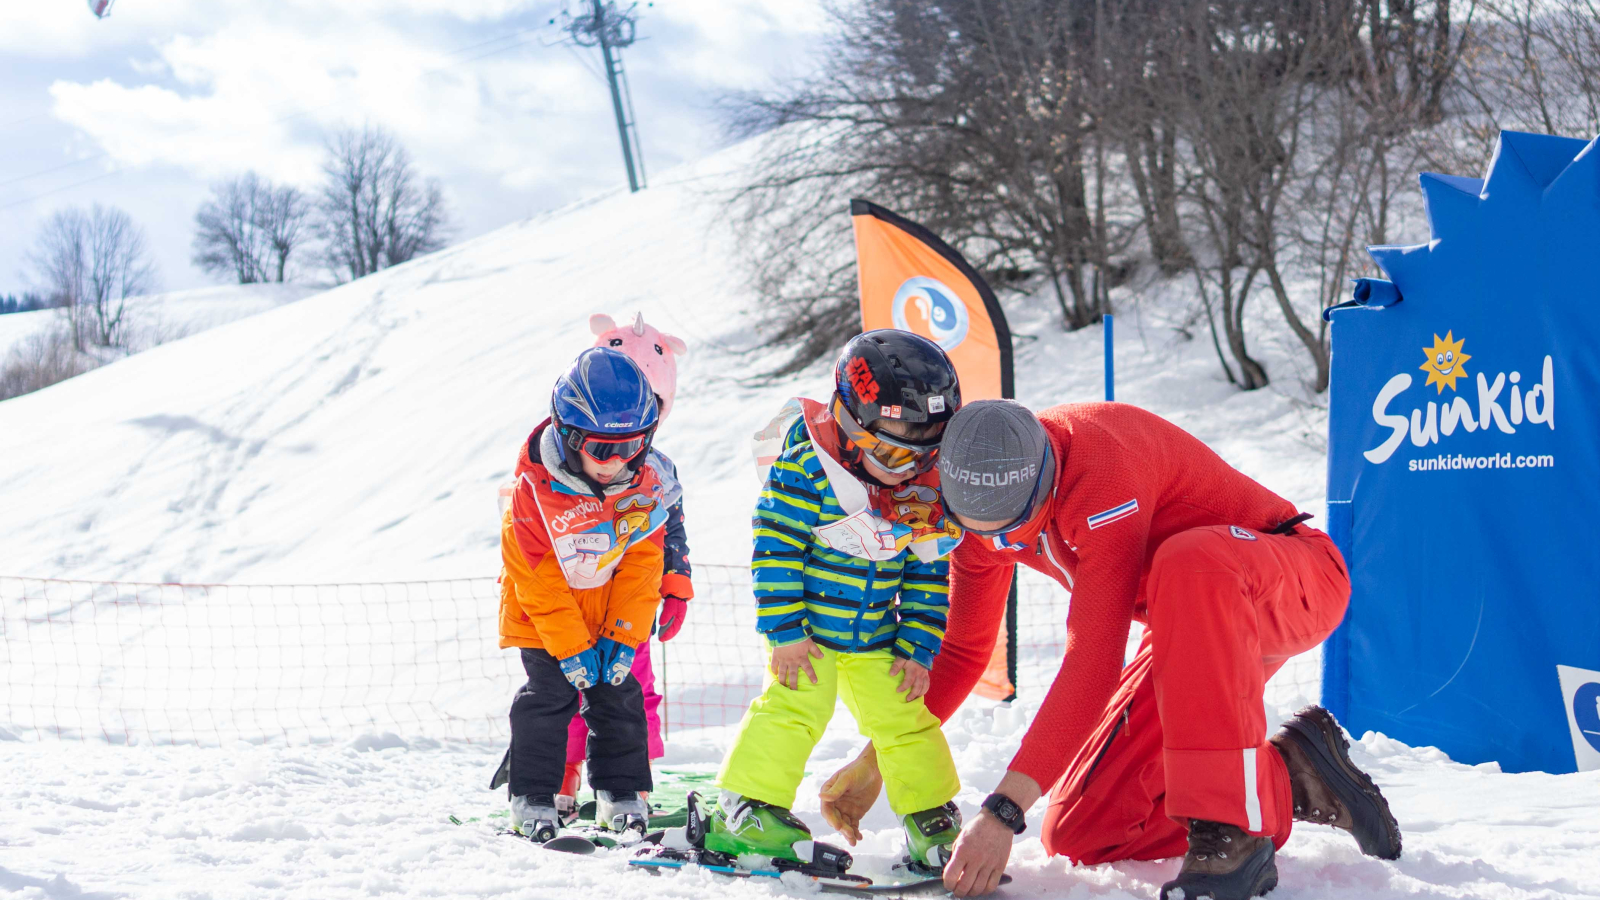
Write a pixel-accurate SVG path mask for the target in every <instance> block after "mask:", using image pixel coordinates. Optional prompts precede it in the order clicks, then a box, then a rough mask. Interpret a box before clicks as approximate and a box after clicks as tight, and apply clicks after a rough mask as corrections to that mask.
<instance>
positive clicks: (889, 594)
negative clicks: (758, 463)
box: [750, 421, 950, 667]
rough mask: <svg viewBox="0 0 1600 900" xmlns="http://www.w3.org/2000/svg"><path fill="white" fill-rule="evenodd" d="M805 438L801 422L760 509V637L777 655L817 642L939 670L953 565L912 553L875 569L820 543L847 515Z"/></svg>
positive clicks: (756, 562)
mask: <svg viewBox="0 0 1600 900" xmlns="http://www.w3.org/2000/svg"><path fill="white" fill-rule="evenodd" d="M805 429H806V426H805V422H804V421H800V422H796V423H795V426H794V428H793V429H791V430H790V432H789V434H788V436H787V438H786V439H785V441H784V450H783V453H782V454H781V455H780V456H779V457H778V459H777V461H775V462H774V463H773V464H772V468H771V469H770V470H769V471H768V473H767V483H766V485H765V486H764V487H763V488H762V490H761V500H760V501H759V502H758V503H757V504H756V512H755V517H754V519H753V521H752V525H753V526H754V528H755V553H754V555H753V557H752V559H751V562H750V570H751V576H752V579H751V580H752V581H753V582H754V586H755V595H756V605H757V609H758V617H757V620H756V629H757V630H758V631H760V632H761V633H763V634H765V635H766V636H767V639H768V640H769V641H771V643H772V645H773V646H775V647H781V646H784V645H786V644H793V643H797V642H799V641H802V640H804V639H806V638H807V637H809V638H811V639H812V640H813V641H815V642H817V643H818V644H820V645H822V646H824V647H828V648H830V649H832V650H836V651H839V652H845V653H848V652H857V651H865V650H883V649H892V650H893V652H894V654H895V655H896V656H903V657H906V658H908V659H910V660H912V661H914V662H916V663H918V664H920V665H922V666H925V667H932V665H933V658H934V657H935V656H936V655H938V653H939V645H940V643H941V642H942V641H943V640H944V628H945V610H946V609H947V608H948V607H949V605H950V562H949V558H948V557H946V558H941V559H939V560H937V561H935V562H931V563H924V562H922V561H921V560H919V559H918V558H917V557H916V555H915V554H914V553H912V552H911V551H910V550H909V549H907V550H903V551H901V553H900V555H899V556H897V557H896V558H894V559H892V560H889V561H887V562H875V561H873V560H869V559H860V558H858V557H854V556H850V555H848V554H845V553H840V552H839V551H837V550H834V549H832V548H830V547H827V546H826V545H824V544H823V543H822V542H821V541H820V540H818V539H817V538H816V537H815V536H814V535H813V534H812V530H813V529H814V528H816V527H817V526H819V525H826V524H828V523H829V522H836V521H838V520H839V519H842V518H844V512H843V510H842V509H840V507H839V501H838V500H837V499H835V498H834V494H833V489H832V488H831V487H829V485H828V476H827V474H826V473H825V472H824V471H823V469H822V463H821V462H820V461H818V459H817V453H818V451H817V450H816V449H815V448H814V447H813V446H812V444H811V441H810V438H809V436H808V435H807V434H806V430H805ZM897 595H898V597H899V601H900V602H899V603H898V604H896V603H895V598H896V596H897Z"/></svg>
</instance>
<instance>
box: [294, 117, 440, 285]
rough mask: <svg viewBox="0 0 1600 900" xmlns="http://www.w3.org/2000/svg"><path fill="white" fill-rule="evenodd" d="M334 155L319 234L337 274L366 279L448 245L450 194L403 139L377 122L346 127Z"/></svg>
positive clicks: (334, 142) (322, 196)
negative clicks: (418, 164)
mask: <svg viewBox="0 0 1600 900" xmlns="http://www.w3.org/2000/svg"><path fill="white" fill-rule="evenodd" d="M327 151H328V159H327V162H326V163H325V164H324V165H323V173H324V175H325V176H326V178H325V180H324V182H323V186H322V189H321V191H320V192H319V194H318V196H317V198H316V204H317V214H318V220H317V230H318V232H319V234H320V236H321V238H322V241H323V244H324V246H323V253H324V261H325V262H326V264H327V266H328V268H329V269H331V270H333V272H334V274H335V275H336V276H338V277H341V278H342V277H348V278H351V279H355V278H361V277H363V276H366V275H370V274H372V273H373V272H376V271H378V270H380V269H386V268H388V267H389V266H393V265H398V264H399V263H403V262H405V261H407V260H409V259H412V258H413V257H416V256H420V255H422V254H424V253H431V252H433V251H434V250H437V249H439V248H440V247H443V246H444V244H445V239H446V237H447V235H448V232H449V230H450V222H449V214H448V212H447V211H446V209H445V202H444V192H443V189H442V188H441V186H440V184H439V182H438V180H437V179H427V180H426V181H424V180H423V179H421V178H420V177H419V176H418V175H417V173H416V170H415V169H414V168H413V166H412V164H411V156H410V154H409V153H407V152H406V149H405V147H404V146H402V145H401V144H400V141H399V139H398V138H396V137H395V136H394V135H393V134H391V133H390V132H388V131H385V130H383V129H381V128H376V127H374V126H371V125H368V126H366V127H364V128H362V129H360V130H355V129H346V130H344V131H341V132H339V133H338V134H336V135H335V136H334V137H333V138H332V139H331V140H330V141H329V142H328V145H327Z"/></svg>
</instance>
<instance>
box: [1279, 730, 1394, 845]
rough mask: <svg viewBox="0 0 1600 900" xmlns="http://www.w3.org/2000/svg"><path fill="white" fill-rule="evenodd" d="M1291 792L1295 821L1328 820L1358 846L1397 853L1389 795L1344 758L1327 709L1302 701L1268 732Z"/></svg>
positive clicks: (1343, 746)
mask: <svg viewBox="0 0 1600 900" xmlns="http://www.w3.org/2000/svg"><path fill="white" fill-rule="evenodd" d="M1271 741H1272V745H1273V746H1274V747H1277V748H1278V753H1279V755H1281V756H1282V757H1283V762H1284V765H1286V766H1287V767H1288V769H1289V784H1290V787H1291V790H1292V791H1293V792H1294V819H1295V821H1296V822H1315V823H1317V824H1319V825H1332V826H1333V827H1335V828H1342V829H1344V830H1345V831H1348V832H1350V834H1351V835H1353V836H1354V837H1355V839H1356V843H1358V844H1360V845H1361V852H1362V853H1365V854H1366V855H1368V856H1376V857H1378V858H1380V859H1399V858H1400V825H1399V823H1398V822H1396V821H1395V818H1394V814H1393V813H1391V812H1390V811H1389V801H1387V800H1385V799H1384V797H1383V792H1382V791H1379V790H1378V786H1377V785H1375V784H1373V783H1372V778H1371V777H1369V776H1368V775H1367V773H1365V772H1363V771H1361V770H1360V769H1358V768H1356V766H1355V763H1353V762H1351V761H1350V754H1349V752H1348V751H1349V749H1350V743H1349V742H1348V741H1346V740H1345V738H1344V730H1343V729H1341V728H1340V727H1339V723H1338V722H1337V721H1335V720H1334V718H1333V714H1332V713H1330V712H1328V711H1327V710H1325V709H1323V708H1322V707H1320V706H1308V707H1306V708H1305V709H1302V710H1300V711H1299V712H1298V713H1295V716H1294V718H1292V719H1290V720H1289V721H1287V722H1285V723H1284V724H1283V728H1282V729H1280V730H1279V731H1278V733H1277V734H1275V735H1273V736H1272V738H1271Z"/></svg>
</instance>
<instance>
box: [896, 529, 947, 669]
mask: <svg viewBox="0 0 1600 900" xmlns="http://www.w3.org/2000/svg"><path fill="white" fill-rule="evenodd" d="M949 608H950V558H949V557H943V558H941V559H938V560H935V561H933V562H929V563H925V562H922V561H921V560H919V559H917V556H916V554H914V553H908V554H907V555H906V566H905V570H904V572H903V573H902V575H901V581H900V607H899V613H900V627H899V628H898V629H897V630H896V631H895V636H894V654H895V655H896V656H903V657H905V658H906V659H909V660H911V661H912V662H914V663H916V664H917V665H920V666H922V667H923V668H927V669H931V668H933V658H934V657H935V656H938V655H939V646H940V644H942V643H943V642H944V627H945V613H946V611H947V610H948V609H949Z"/></svg>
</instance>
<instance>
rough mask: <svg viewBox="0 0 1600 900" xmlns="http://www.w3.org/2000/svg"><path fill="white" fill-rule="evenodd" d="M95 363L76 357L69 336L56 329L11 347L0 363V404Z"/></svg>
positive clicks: (69, 334)
mask: <svg viewBox="0 0 1600 900" xmlns="http://www.w3.org/2000/svg"><path fill="white" fill-rule="evenodd" d="M96 364H97V363H96V361H95V360H94V359H93V358H91V357H89V356H86V355H84V354H82V353H79V352H78V350H77V348H76V347H74V346H73V343H72V334H71V332H70V331H69V330H68V329H66V328H63V327H61V326H60V325H59V323H58V324H57V326H56V327H54V328H50V329H48V330H45V331H42V332H40V333H38V334H35V335H33V336H31V337H29V338H27V339H26V340H23V341H21V342H19V343H18V344H16V345H15V346H13V347H12V348H11V349H10V351H8V352H7V353H6V355H5V357H4V358H3V359H0V400H10V399H11V398H12V397H20V396H22V395H23V394H30V393H32V392H34V391H37V390H42V389H44V388H47V387H49V386H50V385H52V384H55V383H57V382H60V381H65V380H67V379H68V378H72V377H75V376H77V375H81V374H83V373H84V372H87V371H89V370H90V369H93V368H94V367H95V365H96Z"/></svg>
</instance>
